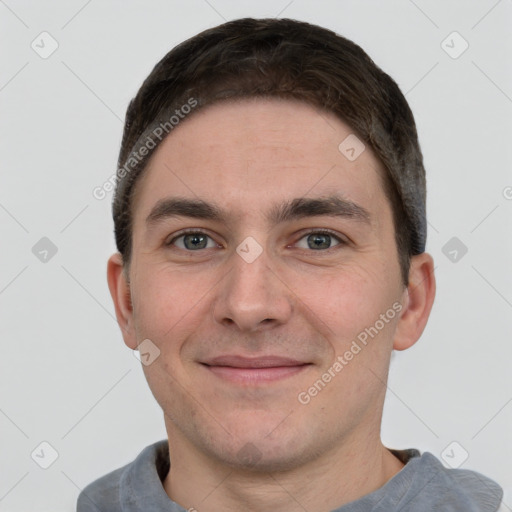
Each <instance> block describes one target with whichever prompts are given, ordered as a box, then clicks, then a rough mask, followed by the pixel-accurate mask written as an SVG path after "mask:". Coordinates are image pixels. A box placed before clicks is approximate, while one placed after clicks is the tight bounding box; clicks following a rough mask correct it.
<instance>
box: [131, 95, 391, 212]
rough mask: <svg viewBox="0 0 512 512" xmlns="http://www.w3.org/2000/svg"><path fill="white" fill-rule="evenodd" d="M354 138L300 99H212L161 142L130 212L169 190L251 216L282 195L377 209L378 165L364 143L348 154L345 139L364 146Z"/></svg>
mask: <svg viewBox="0 0 512 512" xmlns="http://www.w3.org/2000/svg"><path fill="white" fill-rule="evenodd" d="M355 137H356V135H355V134H354V132H353V130H352V129H351V128H350V127H349V126H348V125H347V124H346V123H344V122H343V121H341V120H340V119H339V118H338V117H337V116H335V115H334V114H332V113H327V112H323V111H320V110H319V109H315V108H314V107H312V106H310V105H308V104H305V103H303V102H300V101H290V100H280V99H261V98H251V99H244V100H240V101H236V102H235V101H229V102H221V103H216V104H214V105H211V106H208V107H205V108H203V109H202V110H200V111H198V112H195V113H194V114H193V115H191V116H190V118H188V119H185V120H184V121H182V122H181V123H180V125H179V126H178V127H176V128H175V129H174V130H173V132H171V134H170V135H169V136H167V138H166V139H165V140H164V141H163V142H162V143H161V144H160V146H159V147H158V149H157V150H156V151H155V153H154V154H153V155H152V157H151V159H150V161H149V162H148V164H147V167H146V170H145V171H144V174H143V176H142V177H141V178H140V180H139V183H138V185H137V188H136V192H135V195H134V201H133V203H132V211H134V212H135V215H134V216H135V217H138V216H139V213H140V214H141V215H144V214H147V213H148V211H149V209H150V208H151V207H152V206H153V205H154V204H155V202H157V201H158V200H159V199H161V198H163V197H166V196H169V195H174V196H180V197H184V196H189V197H194V198H195V199H206V198H208V199H211V198H212V196H215V197H216V199H217V200H218V201H220V202H224V203H225V204H226V205H235V204H238V206H239V207H240V208H239V212H238V214H239V215H245V214H247V215H249V214H250V212H251V211H252V212H255V211H258V210H261V209H262V208H264V204H265V203H268V204H276V203H277V202H278V201H279V200H280V199H292V198H296V197H305V196H308V195H309V196H314V197H318V196H326V195H333V194H337V195H342V196H343V197H345V198H347V199H349V200H352V201H354V202H357V203H365V204H366V205H368V209H369V210H371V209H373V210H378V209H379V208H382V207H385V204H384V203H386V200H385V196H384V191H383V187H382V184H383V181H382V174H383V172H384V171H383V167H382V165H381V163H380V162H379V160H378V159H377V158H376V156H375V154H374V153H373V152H372V150H371V148H369V147H368V146H366V147H365V148H364V150H363V151H362V152H361V153H360V154H359V156H357V158H355V159H354V158H347V154H344V153H343V150H344V149H347V148H346V146H347V143H346V142H345V141H348V145H349V146H352V147H354V152H355V151H357V152H358V153H359V151H360V150H361V148H362V142H360V141H359V142H358V139H356V138H355ZM340 144H341V150H340ZM357 144H361V145H360V146H358V145H357ZM348 149H349V150H350V149H351V148H350V147H349V148H348ZM354 152H349V153H348V156H350V157H353V156H354ZM262 213H263V212H262Z"/></svg>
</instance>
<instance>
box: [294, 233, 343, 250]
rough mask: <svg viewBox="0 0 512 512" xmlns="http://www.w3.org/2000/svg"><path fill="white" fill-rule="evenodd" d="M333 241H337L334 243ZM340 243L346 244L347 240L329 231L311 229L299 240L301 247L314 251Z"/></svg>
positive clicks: (298, 243)
mask: <svg viewBox="0 0 512 512" xmlns="http://www.w3.org/2000/svg"><path fill="white" fill-rule="evenodd" d="M333 242H335V243H334V244H333ZM340 244H346V242H345V241H343V240H342V239H341V238H340V237H338V236H336V235H334V234H333V233H331V232H329V231H311V232H310V233H307V234H306V235H305V236H303V237H302V238H301V239H300V240H299V241H298V242H297V245H298V247H300V248H301V249H313V250H314V251H319V250H325V249H331V248H332V247H335V246H337V245H340Z"/></svg>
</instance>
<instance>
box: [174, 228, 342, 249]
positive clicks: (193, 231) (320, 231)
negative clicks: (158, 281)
mask: <svg viewBox="0 0 512 512" xmlns="http://www.w3.org/2000/svg"><path fill="white" fill-rule="evenodd" d="M313 234H317V235H329V236H331V237H333V238H335V239H336V241H337V242H338V243H339V245H340V246H343V245H348V242H347V241H346V240H343V239H342V238H341V237H340V236H338V235H337V234H336V233H335V232H334V231H331V230H329V229H312V230H311V231H307V232H306V233H303V234H302V236H301V237H300V238H299V239H298V240H297V241H296V242H295V243H297V242H298V241H299V240H302V239H303V238H305V237H307V236H309V235H313ZM187 235H206V236H207V237H209V238H210V239H212V240H213V237H211V236H210V235H209V234H208V233H206V232H204V231H201V230H197V229H187V230H185V231H182V232H180V233H178V234H177V235H176V236H174V237H173V238H172V239H171V240H169V242H166V243H165V246H166V247H172V245H173V244H174V242H176V240H178V239H180V238H181V237H184V236H187ZM336 247H338V246H337V245H335V246H334V247H329V248H328V249H324V250H319V251H314V250H313V249H311V250H310V252H328V251H330V250H332V249H335V248H336ZM179 249H180V250H184V251H186V252H191V253H192V252H201V250H203V251H204V250H205V249H199V250H198V251H190V250H187V249H181V247H180V248H179Z"/></svg>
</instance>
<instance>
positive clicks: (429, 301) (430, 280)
mask: <svg viewBox="0 0 512 512" xmlns="http://www.w3.org/2000/svg"><path fill="white" fill-rule="evenodd" d="M435 295H436V279H435V276H434V260H433V258H432V256H431V255H430V254H428V253H426V252H424V253H422V254H418V255H416V256H412V257H411V267H410V270H409V285H408V286H407V288H406V289H405V290H404V295H403V300H402V305H403V309H402V313H401V316H400V320H399V321H398V324H397V328H396V332H395V337H394V343H393V348H394V349H395V350H405V349H407V348H409V347H411V346H412V345H414V344H415V343H416V341H418V339H419V338H420V336H421V334H422V332H423V330H424V329H425V326H426V325H427V320H428V317H429V316H430V311H431V309H432V305H433V303H434V298H435Z"/></svg>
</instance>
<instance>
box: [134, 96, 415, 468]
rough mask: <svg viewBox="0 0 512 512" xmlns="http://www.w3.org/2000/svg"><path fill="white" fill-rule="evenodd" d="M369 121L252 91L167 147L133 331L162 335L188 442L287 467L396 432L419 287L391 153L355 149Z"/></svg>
mask: <svg viewBox="0 0 512 512" xmlns="http://www.w3.org/2000/svg"><path fill="white" fill-rule="evenodd" d="M351 133H352V131H351V129H350V128H349V127H348V126H347V125H346V124H344V123H343V122H341V121H340V120H339V119H337V118H336V117H335V116H333V115H330V114H325V113H322V114H321V115H320V113H319V112H318V111H316V110H315V109H314V108H312V107H310V106H308V105H306V104H303V103H299V102H292V101H284V100H277V99H272V100H263V99H257V100H255V99H252V100H244V101H241V102H238V103H234V102H230V103H223V104H216V105H213V106H210V107H207V108H205V109H204V110H202V111H198V112H197V113H195V114H194V115H193V116H191V117H190V118H189V119H186V120H185V121H184V122H183V123H182V124H181V125H180V126H179V127H177V128H176V129H175V130H174V131H173V132H172V134H171V135H170V136H168V137H167V139H166V140H165V141H164V142H163V143H162V144H161V146H160V147H159V148H158V150H157V151H156V152H155V154H154V155H153V157H152V159H151V161H150V163H149V165H148V167H147V169H146V172H145V174H144V176H143V177H142V178H141V180H140V182H139V183H138V186H137V191H136V195H135V200H134V202H133V252H132V261H131V265H130V270H129V278H130V284H129V293H130V294H131V305H132V307H133V310H132V311H131V313H130V318H131V320H130V321H129V323H128V324H127V327H126V329H125V334H124V336H125V341H126V343H127V344H128V345H129V346H131V348H135V347H136V346H137V345H138V344H139V343H141V342H142V341H143V340H146V339H149V340H151V343H152V344H154V345H155V346H156V347H157V348H158V350H159V351H160V355H159V356H158V357H157V358H156V359H155V360H154V361H153V362H152V363H151V364H149V365H147V366H143V368H144V371H145V374H146V378H147V380H148V383H149V386H150V388H151V390H152V392H153V394H154V396H155V398H156V400H157V401H158V403H159V404H160V405H161V407H162V409H163V411H164V413H165V420H166V427H167V431H168V434H169V440H170V443H171V451H172V443H173V442H175V443H176V444H179V445H180V446H189V447H191V449H193V450H197V451H198V452H200V453H202V454H203V455H206V456H207V457H210V458H211V459H213V460H216V461H218V462H220V463H225V464H229V465H231V466H238V467H243V466H244V467H247V466H251V467H252V468H260V469H261V470H268V469H269V468H271V469H272V470H274V471H275V470H278V469H286V468H291V467H294V466H296V465H297V464H300V463H301V461H306V460H311V459H313V458H315V457H317V456H318V455H319V454H322V453H327V452H328V451H329V450H331V451H332V449H333V447H336V446H341V445H342V444H344V445H345V446H346V445H347V443H348V444H350V442H351V441H352V442H364V441H361V440H364V438H365V437H366V436H368V435H370V433H371V432H374V433H375V432H376V433H377V435H378V431H379V428H380V419H381V410H382V403H383V399H384V391H385V385H384V382H385V380H386V376H387V370H388V366H389V358H390V354H391V351H392V348H393V340H394V337H395V335H396V333H397V328H398V326H399V323H400V321H401V320H400V317H401V310H402V311H403V308H404V306H405V304H404V301H406V299H407V297H406V293H407V290H405V289H404V288H403V286H402V283H401V278H400V268H399V263H398V254H397V249H396V245H395V234H394V227H393V221H392V212H391V207H390V205H389V203H388V200H387V198H386V197H385V195H384V192H383V187H382V181H381V175H380V173H382V167H381V164H380V163H379V161H378V160H377V159H376V157H375V155H374V154H373V153H372V151H371V149H370V148H368V147H366V149H365V150H364V151H363V152H362V153H361V154H360V155H359V156H358V157H357V158H356V159H355V160H354V159H353V154H352V153H354V154H355V151H354V152H351V151H350V149H348V153H347V152H345V154H343V153H342V152H341V151H340V149H339V148H338V146H339V145H340V143H341V142H342V141H344V140H345V139H346V138H347V137H348V136H349V135H351ZM349 140H350V139H349ZM342 147H343V146H342ZM356 151H357V148H356ZM346 155H349V156H350V157H352V158H351V159H349V158H347V156H346ZM151 346H153V345H151Z"/></svg>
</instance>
